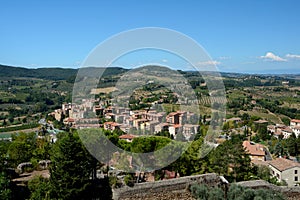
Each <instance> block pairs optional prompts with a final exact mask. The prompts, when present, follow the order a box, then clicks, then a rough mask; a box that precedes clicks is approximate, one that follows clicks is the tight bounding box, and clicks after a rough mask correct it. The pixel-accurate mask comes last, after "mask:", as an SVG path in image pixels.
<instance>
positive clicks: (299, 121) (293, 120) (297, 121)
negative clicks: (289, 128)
mask: <svg viewBox="0 0 300 200" xmlns="http://www.w3.org/2000/svg"><path fill="white" fill-rule="evenodd" d="M291 122H295V123H300V119H292V120H291Z"/></svg>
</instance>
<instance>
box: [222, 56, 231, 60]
mask: <svg viewBox="0 0 300 200" xmlns="http://www.w3.org/2000/svg"><path fill="white" fill-rule="evenodd" d="M219 59H220V60H229V59H231V57H230V56H221V57H219Z"/></svg>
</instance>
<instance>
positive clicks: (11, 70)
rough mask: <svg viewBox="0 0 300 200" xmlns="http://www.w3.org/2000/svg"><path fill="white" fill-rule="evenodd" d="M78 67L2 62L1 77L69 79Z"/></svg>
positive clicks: (111, 70) (110, 71)
mask: <svg viewBox="0 0 300 200" xmlns="http://www.w3.org/2000/svg"><path fill="white" fill-rule="evenodd" d="M89 69H90V70H95V69H96V68H93V67H91V68H87V70H89ZM126 71H127V70H126V69H123V68H119V67H111V68H107V69H106V70H105V75H107V76H109V75H117V74H121V73H124V72H126ZM77 72H78V69H72V68H36V69H29V68H25V67H13V66H7V65H1V64H0V78H1V77H28V78H40V79H48V80H67V79H69V78H71V77H76V75H77Z"/></svg>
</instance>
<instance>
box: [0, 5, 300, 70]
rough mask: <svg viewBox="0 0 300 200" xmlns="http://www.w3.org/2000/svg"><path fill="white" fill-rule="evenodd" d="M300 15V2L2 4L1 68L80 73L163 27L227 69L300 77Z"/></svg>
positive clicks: (0, 19)
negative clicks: (113, 41)
mask: <svg viewBox="0 0 300 200" xmlns="http://www.w3.org/2000/svg"><path fill="white" fill-rule="evenodd" d="M299 13H300V1H297V0H281V1H279V0H278V1H277V0H251V1H250V0H248V1H243V0H236V1H233V0H226V1H225V0H224V1H222V0H219V1H217V0H209V1H208V0H207V1H196V0H195V1H173V0H160V1H159V0H152V1H133V0H126V1H67V0H66V1H58V0H52V1H30V0H27V1H23V0H22V1H15V0H11V1H1V12H0V27H1V29H0V44H1V45H0V63H2V64H9V65H14V66H25V67H31V68H36V67H48V66H61V67H72V68H74V67H78V66H79V65H80V63H81V62H82V61H83V60H84V59H85V58H86V56H87V55H88V54H89V52H90V51H92V50H93V48H95V47H96V46H97V45H98V44H99V43H101V42H102V41H104V40H105V39H107V38H108V37H110V36H112V35H114V34H117V33H119V32H122V31H126V30H129V29H134V28H141V27H163V28H169V29H173V30H176V31H179V32H182V33H184V34H186V35H188V36H190V37H191V38H193V39H194V40H196V41H197V42H198V43H199V44H200V45H202V46H203V47H204V48H205V50H206V51H207V52H208V53H209V55H210V56H211V57H212V59H213V60H214V63H215V64H217V67H218V68H219V69H220V71H231V72H249V73H270V72H271V73H295V72H297V73H300V48H299V47H300V26H299V22H300V14H299ZM166 60H167V59H166ZM182 68H183V70H184V69H185V68H184V67H182Z"/></svg>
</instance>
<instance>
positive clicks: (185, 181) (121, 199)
mask: <svg viewBox="0 0 300 200" xmlns="http://www.w3.org/2000/svg"><path fill="white" fill-rule="evenodd" d="M193 183H198V184H206V185H209V186H212V187H215V186H219V185H220V184H221V179H220V177H219V176H217V175H216V174H214V173H212V174H202V175H196V176H188V177H182V178H176V179H170V180H163V181H156V182H147V183H140V184H137V185H135V186H134V187H132V188H130V187H124V188H120V189H114V190H113V199H114V200H129V199H141V200H142V199H143V200H150V199H151V200H156V199H160V200H168V199H172V200H179V199H180V200H181V199H186V200H192V199H194V198H192V196H191V194H190V192H189V191H188V188H189V186H190V185H191V184H193Z"/></svg>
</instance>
